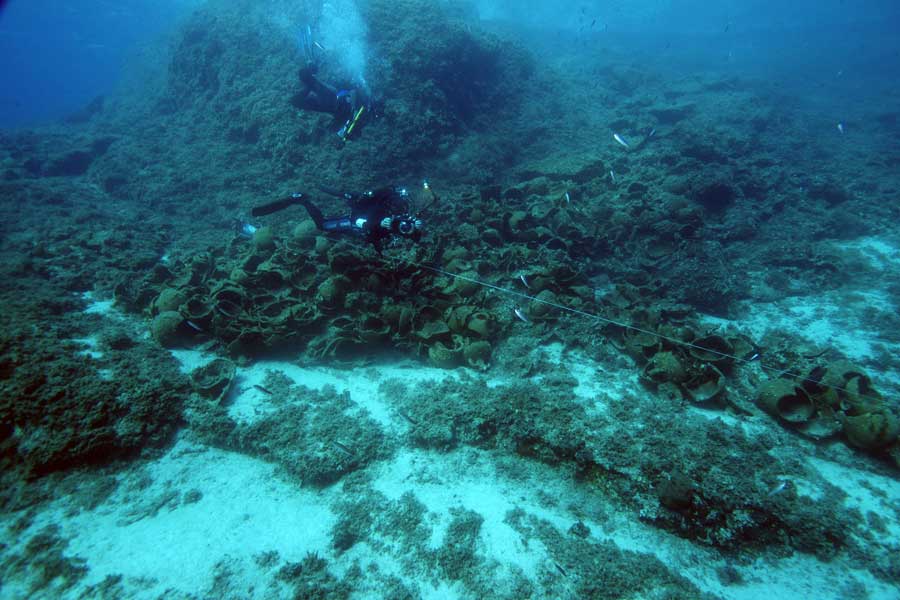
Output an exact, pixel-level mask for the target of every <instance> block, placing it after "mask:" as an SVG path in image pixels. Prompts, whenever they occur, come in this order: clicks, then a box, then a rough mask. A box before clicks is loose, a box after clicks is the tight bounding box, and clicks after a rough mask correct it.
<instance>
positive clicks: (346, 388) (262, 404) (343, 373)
mask: <svg viewBox="0 0 900 600" xmlns="http://www.w3.org/2000/svg"><path fill="white" fill-rule="evenodd" d="M179 360H180V359H179ZM462 371H468V369H455V370H447V369H438V368H434V367H428V366H425V365H422V364H419V363H416V362H413V361H406V362H401V363H395V364H383V365H378V366H369V367H362V368H355V369H341V368H335V367H326V366H323V365H310V366H303V365H298V364H294V363H288V362H278V361H260V362H258V363H255V364H253V365H252V366H250V367H243V368H239V369H238V371H237V378H236V381H235V385H234V387H233V388H232V393H231V394H230V395H229V397H228V399H227V403H228V414H229V416H230V417H231V418H232V419H234V420H235V421H237V422H238V423H248V424H249V423H254V422H255V421H257V420H259V419H262V418H264V417H266V416H267V415H269V414H271V413H272V412H274V411H276V410H277V406H276V405H275V404H273V403H272V401H271V400H272V398H271V396H270V395H269V394H267V393H266V392H265V391H264V390H265V389H266V388H265V379H266V376H267V375H268V374H269V372H276V373H281V374H283V375H285V376H286V377H288V378H289V379H290V380H292V381H293V382H294V383H295V384H298V385H303V386H305V387H308V388H310V389H314V390H323V389H325V388H326V387H329V386H330V387H332V388H334V389H335V390H336V391H337V392H338V393H341V394H343V393H347V394H349V395H350V399H351V400H352V401H353V402H355V403H357V404H358V405H360V406H361V407H363V408H365V409H366V410H367V411H369V414H370V415H371V416H372V418H373V419H375V420H376V421H378V423H379V424H381V425H382V426H384V427H388V428H393V427H395V426H396V425H397V419H396V415H395V413H394V412H393V410H392V409H391V408H390V405H389V403H388V402H386V399H385V398H384V397H383V395H382V393H381V392H380V391H379V387H380V386H381V384H383V383H384V382H386V381H389V380H392V379H399V380H400V381H402V382H404V383H406V384H408V385H414V386H428V385H437V384H438V383H440V382H441V381H443V380H445V379H447V378H458V377H459V376H460V375H461V373H462ZM260 388H263V389H260Z"/></svg>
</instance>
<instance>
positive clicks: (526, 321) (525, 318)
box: [513, 306, 530, 323]
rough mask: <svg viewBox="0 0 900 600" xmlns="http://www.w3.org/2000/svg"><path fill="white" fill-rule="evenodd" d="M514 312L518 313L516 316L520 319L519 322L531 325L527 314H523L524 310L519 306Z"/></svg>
mask: <svg viewBox="0 0 900 600" xmlns="http://www.w3.org/2000/svg"><path fill="white" fill-rule="evenodd" d="M513 312H514V313H516V316H517V317H518V318H519V320H520V321H522V322H523V323H529V322H530V321H529V320H528V317H526V316H525V313H523V312H522V309H521V308H519V307H518V306H517V307H516V308H515V309H514V310H513Z"/></svg>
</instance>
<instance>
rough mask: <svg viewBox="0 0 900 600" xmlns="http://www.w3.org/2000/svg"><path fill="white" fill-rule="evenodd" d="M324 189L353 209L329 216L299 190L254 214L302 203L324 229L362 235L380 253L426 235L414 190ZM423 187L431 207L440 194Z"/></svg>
mask: <svg viewBox="0 0 900 600" xmlns="http://www.w3.org/2000/svg"><path fill="white" fill-rule="evenodd" d="M321 189H322V191H323V192H325V193H327V194H330V195H333V196H337V197H339V198H342V199H344V200H346V201H347V202H348V204H349V205H350V207H349V208H350V210H349V213H346V214H342V215H340V216H335V217H325V216H324V215H323V214H322V211H321V210H320V209H319V207H317V206H316V205H315V204H313V203H312V201H310V200H309V199H308V198H307V197H306V196H305V195H304V194H299V193H298V194H291V195H290V196H288V197H287V198H282V199H281V200H276V201H274V202H270V203H269V204H265V205H263V206H258V207H256V208H254V209H253V210H252V211H251V214H252V215H253V216H254V217H261V216H264V215H269V214H272V213H274V212H277V211H280V210H283V209H285V208H288V207H289V206H293V205H295V204H302V205H303V207H304V208H306V212H308V213H309V216H310V218H311V219H312V220H313V223H315V224H316V227H317V228H318V229H319V230H320V231H325V232H330V233H346V234H351V235H358V236H361V237H362V238H363V239H364V240H365V241H366V242H367V243H369V244H372V246H373V247H374V248H375V251H376V252H378V253H379V254H380V253H381V250H382V248H383V246H384V244H385V242H388V241H394V240H396V239H404V238H405V239H409V240H412V241H413V242H416V243H418V242H419V241H420V240H421V239H422V233H423V228H424V223H423V222H422V220H421V219H420V218H419V217H418V213H415V212H414V209H413V207H412V206H411V201H410V194H409V192H408V191H407V190H406V189H405V188H400V187H384V188H380V189H377V190H372V191H367V192H363V193H362V194H351V193H341V192H336V191H333V190H330V189H328V188H321ZM422 190H423V195H424V196H426V197H427V196H430V199H431V202H430V203H429V204H428V206H426V207H425V209H427V208H428V207H429V206H431V204H432V203H434V202H436V201H437V200H438V197H437V195H436V194H435V193H434V192H432V191H431V188H429V186H428V184H427V183H425V184H424V185H423V186H422ZM425 209H423V210H425ZM420 212H421V211H420Z"/></svg>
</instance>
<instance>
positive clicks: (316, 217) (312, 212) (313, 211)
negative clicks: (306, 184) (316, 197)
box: [300, 198, 325, 231]
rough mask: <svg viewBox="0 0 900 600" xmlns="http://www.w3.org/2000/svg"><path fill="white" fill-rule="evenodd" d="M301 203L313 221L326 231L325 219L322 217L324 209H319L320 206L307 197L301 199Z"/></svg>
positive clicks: (317, 226) (318, 227)
mask: <svg viewBox="0 0 900 600" xmlns="http://www.w3.org/2000/svg"><path fill="white" fill-rule="evenodd" d="M300 204H302V205H303V207H304V208H305V209H306V212H308V213H309V218H311V219H312V220H313V223H315V224H316V228H317V229H319V230H321V231H325V219H324V217H322V211H321V210H319V207H318V206H316V205H315V204H313V203H312V202H310V201H309V200H307V199H306V198H301V199H300Z"/></svg>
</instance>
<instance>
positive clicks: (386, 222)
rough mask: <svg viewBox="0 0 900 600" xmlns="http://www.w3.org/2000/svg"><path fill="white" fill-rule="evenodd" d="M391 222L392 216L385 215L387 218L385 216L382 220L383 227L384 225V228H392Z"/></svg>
mask: <svg viewBox="0 0 900 600" xmlns="http://www.w3.org/2000/svg"><path fill="white" fill-rule="evenodd" d="M391 223H393V221H392V220H391V218H390V217H385V218H383V219H382V220H381V227H382V228H383V229H390V228H391Z"/></svg>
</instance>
